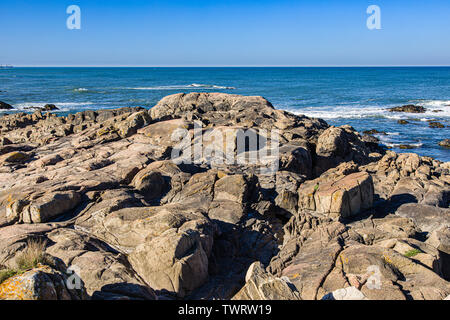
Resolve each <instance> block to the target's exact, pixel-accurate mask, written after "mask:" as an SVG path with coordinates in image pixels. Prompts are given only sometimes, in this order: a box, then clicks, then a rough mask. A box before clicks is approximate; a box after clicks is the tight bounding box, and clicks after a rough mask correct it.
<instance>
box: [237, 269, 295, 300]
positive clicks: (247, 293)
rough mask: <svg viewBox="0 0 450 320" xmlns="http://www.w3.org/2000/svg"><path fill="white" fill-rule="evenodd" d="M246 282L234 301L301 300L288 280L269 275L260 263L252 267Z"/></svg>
mask: <svg viewBox="0 0 450 320" xmlns="http://www.w3.org/2000/svg"><path fill="white" fill-rule="evenodd" d="M245 281H246V284H245V286H244V287H243V288H242V289H241V290H240V291H239V292H238V293H237V294H236V295H235V296H234V297H233V300H300V295H299V293H298V292H297V291H296V290H295V288H293V286H292V285H291V284H290V283H289V281H288V280H287V279H283V278H277V277H274V276H272V275H270V274H268V273H267V272H265V270H264V268H263V267H262V265H261V263H259V262H255V263H253V264H252V265H251V266H250V268H249V269H248V271H247V275H246V276H245Z"/></svg>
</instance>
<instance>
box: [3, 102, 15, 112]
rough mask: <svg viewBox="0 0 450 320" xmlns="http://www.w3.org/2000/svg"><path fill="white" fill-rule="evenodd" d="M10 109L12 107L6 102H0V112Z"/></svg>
mask: <svg viewBox="0 0 450 320" xmlns="http://www.w3.org/2000/svg"><path fill="white" fill-rule="evenodd" d="M11 109H14V107H13V106H11V105H9V104H7V103H6V102H3V101H0V110H11Z"/></svg>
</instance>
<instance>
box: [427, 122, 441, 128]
mask: <svg viewBox="0 0 450 320" xmlns="http://www.w3.org/2000/svg"><path fill="white" fill-rule="evenodd" d="M428 125H429V126H430V128H445V126H444V125H443V124H442V123H440V122H437V121H430V122H429V124H428Z"/></svg>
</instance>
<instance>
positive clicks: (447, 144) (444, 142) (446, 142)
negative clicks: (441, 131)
mask: <svg viewBox="0 0 450 320" xmlns="http://www.w3.org/2000/svg"><path fill="white" fill-rule="evenodd" d="M439 145H440V146H441V147H446V148H450V139H445V140H442V141H441V142H439Z"/></svg>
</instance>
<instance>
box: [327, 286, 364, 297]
mask: <svg viewBox="0 0 450 320" xmlns="http://www.w3.org/2000/svg"><path fill="white" fill-rule="evenodd" d="M322 300H367V298H366V296H365V295H364V293H362V292H361V291H359V290H358V289H357V288H355V287H347V288H342V289H338V290H336V291H333V292H331V293H329V294H327V295H325V296H324V297H323V298H322Z"/></svg>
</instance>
